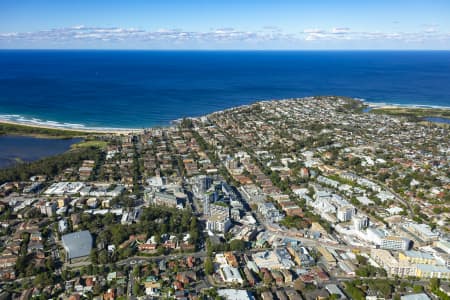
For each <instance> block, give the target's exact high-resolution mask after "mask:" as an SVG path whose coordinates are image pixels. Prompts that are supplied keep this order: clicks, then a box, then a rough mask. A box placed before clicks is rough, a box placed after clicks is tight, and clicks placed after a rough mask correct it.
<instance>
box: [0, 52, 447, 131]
mask: <svg viewBox="0 0 450 300" xmlns="http://www.w3.org/2000/svg"><path fill="white" fill-rule="evenodd" d="M314 95H341V96H349V97H356V98H361V99H365V100H366V101H369V102H374V103H388V104H401V105H424V106H446V107H449V106H450V51H100V50H99V51H87V50H86V51H75V50H70V51H67V50H64V51H59V50H1V51H0V119H7V120H14V121H22V122H28V123H35V124H48V125H58V126H65V127H73V128H77V127H103V128H104V127H108V128H142V127H151V126H164V125H168V124H169V123H170V122H171V121H172V120H175V119H178V118H182V117H186V116H201V115H204V114H207V113H211V112H214V111H217V110H222V109H225V108H230V107H234V106H238V105H242V104H249V103H252V102H255V101H258V100H270V99H283V98H292V97H304V96H314Z"/></svg>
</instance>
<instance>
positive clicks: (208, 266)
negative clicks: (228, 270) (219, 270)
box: [204, 256, 214, 275]
mask: <svg viewBox="0 0 450 300" xmlns="http://www.w3.org/2000/svg"><path fill="white" fill-rule="evenodd" d="M204 267H205V273H206V274H208V275H211V274H213V273H214V264H213V262H212V259H211V257H209V256H208V257H207V258H206V259H205V265H204Z"/></svg>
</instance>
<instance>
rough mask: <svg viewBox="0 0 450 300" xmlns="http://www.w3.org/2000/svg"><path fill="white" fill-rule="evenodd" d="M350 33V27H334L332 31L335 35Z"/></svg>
mask: <svg viewBox="0 0 450 300" xmlns="http://www.w3.org/2000/svg"><path fill="white" fill-rule="evenodd" d="M349 32H350V28H348V27H334V28H333V29H331V33H334V34H345V33H349Z"/></svg>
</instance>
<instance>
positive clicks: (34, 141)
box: [0, 135, 82, 168]
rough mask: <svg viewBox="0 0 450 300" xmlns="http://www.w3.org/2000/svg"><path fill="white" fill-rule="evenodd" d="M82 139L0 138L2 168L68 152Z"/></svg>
mask: <svg viewBox="0 0 450 300" xmlns="http://www.w3.org/2000/svg"><path fill="white" fill-rule="evenodd" d="M81 140H82V139H80V138H73V139H47V138H37V137H28V136H9V135H5V136H0V168H5V167H8V166H12V165H14V164H15V163H17V162H31V161H35V160H39V159H41V158H44V157H48V156H53V155H56V154H60V153H63V152H66V151H67V150H69V149H70V147H71V146H72V145H73V144H75V143H78V142H80V141H81Z"/></svg>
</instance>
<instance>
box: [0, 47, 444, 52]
mask: <svg viewBox="0 0 450 300" xmlns="http://www.w3.org/2000/svg"><path fill="white" fill-rule="evenodd" d="M0 51H155V52H156V51H173V52H176V51H204V52H208V51H210V52H213V51H223V52H227V51H229V52H233V51H235V52H237V51H239V52H255V51H261V52H262V51H267V52H269V51H272V52H308V51H317V52H327V51H355V52H356V51H374V52H376V51H380V52H381V51H399V52H400V51H411V52H413V51H414V52H425V51H433V52H449V51H450V49H432V48H430V49H421V48H408V49H397V48H380V49H371V48H361V49H342V48H333V49H320V48H316V49H277V48H267V49H240V48H236V49H233V48H230V49H219V48H217V49H202V48H198V49H196V48H193V49H190V48H186V49H172V48H161V49H147V48H134V49H129V48H0Z"/></svg>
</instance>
